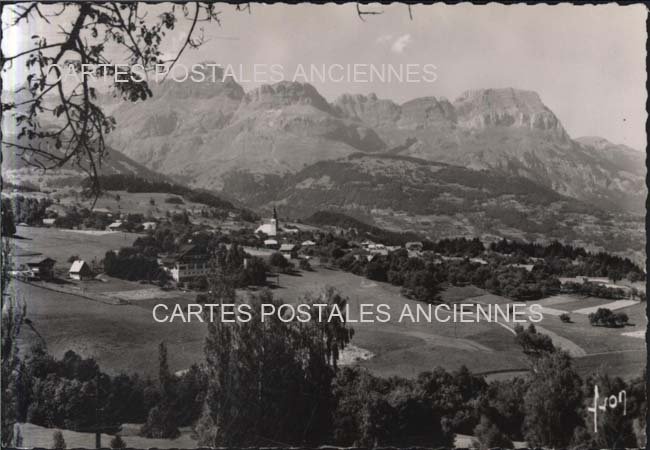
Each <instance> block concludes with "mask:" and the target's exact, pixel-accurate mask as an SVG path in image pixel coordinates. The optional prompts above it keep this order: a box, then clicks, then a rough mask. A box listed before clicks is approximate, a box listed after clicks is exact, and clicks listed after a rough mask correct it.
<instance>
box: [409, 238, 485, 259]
mask: <svg viewBox="0 0 650 450" xmlns="http://www.w3.org/2000/svg"><path fill="white" fill-rule="evenodd" d="M422 244H423V250H430V251H433V252H435V253H439V254H441V255H445V256H464V257H470V258H474V257H476V256H479V255H481V254H482V253H483V252H484V251H485V246H484V245H483V243H482V242H481V240H480V239H479V238H474V239H467V238H464V237H462V238H454V239H442V240H440V241H437V242H433V241H430V240H425V241H423V242H422Z"/></svg>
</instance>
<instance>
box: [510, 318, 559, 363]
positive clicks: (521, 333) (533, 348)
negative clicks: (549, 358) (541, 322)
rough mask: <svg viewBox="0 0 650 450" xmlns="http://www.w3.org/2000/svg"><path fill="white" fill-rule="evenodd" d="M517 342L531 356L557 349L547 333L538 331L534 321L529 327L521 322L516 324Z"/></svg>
mask: <svg viewBox="0 0 650 450" xmlns="http://www.w3.org/2000/svg"><path fill="white" fill-rule="evenodd" d="M515 342H516V343H517V344H518V345H519V346H521V348H522V350H523V351H524V353H525V354H526V355H529V356H540V355H543V354H546V353H553V352H554V351H555V346H554V345H553V340H552V339H551V338H550V337H549V336H547V335H545V334H542V333H538V332H537V329H536V328H535V325H533V324H532V323H531V324H530V325H528V328H524V327H523V326H522V325H520V324H518V325H516V326H515Z"/></svg>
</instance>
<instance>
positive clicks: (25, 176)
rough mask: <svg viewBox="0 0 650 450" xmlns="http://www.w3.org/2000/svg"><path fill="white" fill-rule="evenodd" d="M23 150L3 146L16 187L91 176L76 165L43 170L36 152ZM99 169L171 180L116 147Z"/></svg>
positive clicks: (5, 171) (5, 169)
mask: <svg viewBox="0 0 650 450" xmlns="http://www.w3.org/2000/svg"><path fill="white" fill-rule="evenodd" d="M4 139H5V140H7V141H8V142H17V139H16V137H15V136H12V135H5V136H4ZM18 143H19V144H22V145H33V146H37V145H38V143H37V142H36V141H35V140H34V141H31V142H28V141H27V140H26V139H23V140H19V141H18ZM46 145H47V144H46ZM49 151H51V152H56V150H55V149H54V147H53V146H50V148H49ZM22 153H23V152H19V151H17V150H16V149H15V148H13V147H11V146H3V148H2V161H3V162H2V176H3V178H4V179H5V180H7V181H9V182H10V183H11V184H13V185H14V186H21V185H23V186H31V187H37V188H39V189H40V190H48V189H52V188H56V187H62V186H67V187H71V186H72V187H79V186H80V184H81V182H82V181H83V180H84V179H85V178H87V176H88V174H87V173H86V172H85V171H83V170H81V169H80V168H79V167H76V166H74V165H72V164H66V165H65V166H63V167H61V168H57V169H48V170H46V171H43V170H42V169H40V167H39V163H38V158H36V157H35V156H34V155H33V154H31V155H30V154H28V153H24V154H22ZM98 169H99V170H98V171H99V174H100V176H109V175H118V174H121V175H129V176H132V177H135V178H138V179H142V180H148V181H160V182H162V181H169V178H168V177H167V176H165V175H162V174H160V173H158V172H155V171H153V170H151V169H148V168H147V167H145V166H144V165H142V164H139V163H137V162H135V161H133V160H132V159H131V158H129V157H127V156H125V155H124V154H122V153H121V152H119V151H117V150H115V149H113V148H108V149H107V153H106V155H105V157H104V159H103V160H102V163H101V165H100V166H99V168H98Z"/></svg>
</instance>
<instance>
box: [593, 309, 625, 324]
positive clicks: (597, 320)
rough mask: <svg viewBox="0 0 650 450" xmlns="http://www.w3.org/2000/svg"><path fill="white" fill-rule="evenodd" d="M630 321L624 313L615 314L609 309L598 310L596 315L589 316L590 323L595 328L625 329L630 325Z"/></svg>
mask: <svg viewBox="0 0 650 450" xmlns="http://www.w3.org/2000/svg"><path fill="white" fill-rule="evenodd" d="M629 320H630V319H629V317H628V316H627V314H625V313H624V312H620V313H615V312H614V311H612V310H611V309H608V308H598V310H597V311H596V312H595V313H591V314H589V323H591V324H592V325H593V326H595V327H611V328H618V327H623V326H625V325H627V324H628V322H629Z"/></svg>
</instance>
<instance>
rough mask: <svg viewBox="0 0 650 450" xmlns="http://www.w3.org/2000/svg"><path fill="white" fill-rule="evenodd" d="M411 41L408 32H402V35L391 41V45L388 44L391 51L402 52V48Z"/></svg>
mask: <svg viewBox="0 0 650 450" xmlns="http://www.w3.org/2000/svg"><path fill="white" fill-rule="evenodd" d="M411 42H413V39H411V35H410V34H403V35H402V36H399V37H398V38H397V39H395V41H394V42H393V45H391V46H390V49H391V51H393V52H395V53H402V52H403V51H404V49H405V48H406V47H407V46H408V45H410V44H411Z"/></svg>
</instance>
